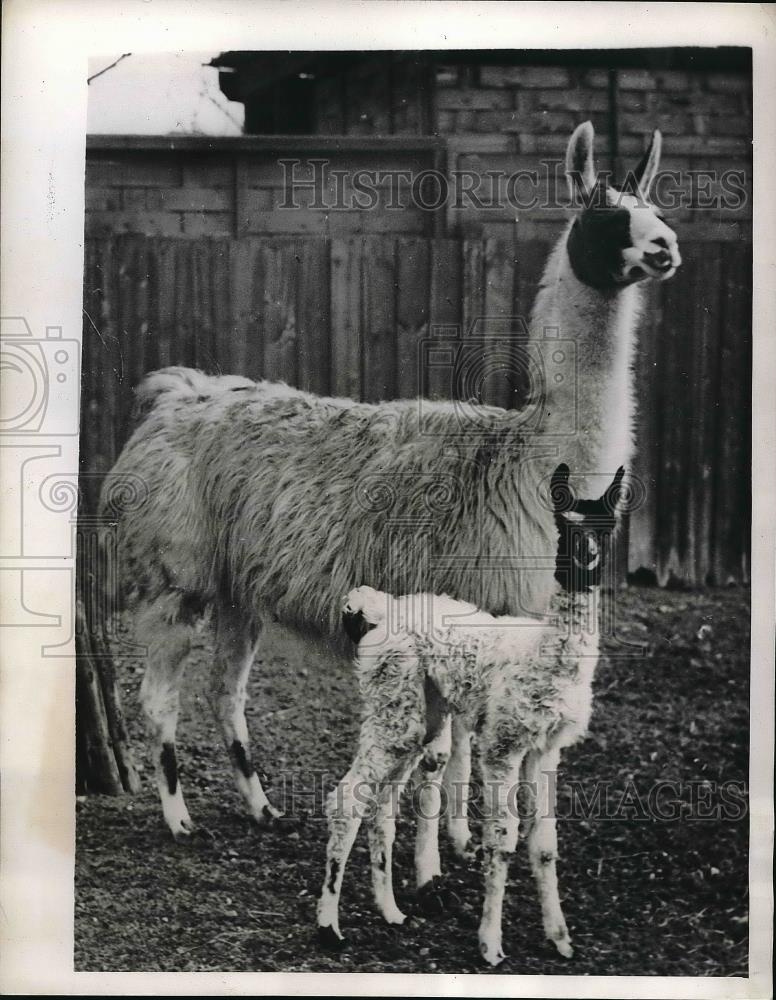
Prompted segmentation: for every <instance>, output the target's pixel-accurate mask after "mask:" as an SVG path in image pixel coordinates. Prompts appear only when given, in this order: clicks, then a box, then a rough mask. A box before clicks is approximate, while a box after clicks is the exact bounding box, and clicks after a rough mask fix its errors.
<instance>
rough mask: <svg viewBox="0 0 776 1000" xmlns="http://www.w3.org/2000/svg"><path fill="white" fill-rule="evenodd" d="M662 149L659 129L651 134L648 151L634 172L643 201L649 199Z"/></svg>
mask: <svg viewBox="0 0 776 1000" xmlns="http://www.w3.org/2000/svg"><path fill="white" fill-rule="evenodd" d="M662 147H663V137H662V136H661V135H660V131H659V129H655V131H654V132H653V133H652V142H651V143H650V144H649V149H648V150H647V151H646V153H645V154H644V156H643V157H642V158H641V162H640V163H639V165H638V166H637V167H636V170H635V171H634V176H635V178H636V183H637V184H638V186H639V192H640V194H641V196H642V198H643V199H644V200H645V201H647V200H648V199H649V189H650V188H651V187H652V181H654V179H655V174H656V173H657V171H658V167H659V166H660V151H661V149H662Z"/></svg>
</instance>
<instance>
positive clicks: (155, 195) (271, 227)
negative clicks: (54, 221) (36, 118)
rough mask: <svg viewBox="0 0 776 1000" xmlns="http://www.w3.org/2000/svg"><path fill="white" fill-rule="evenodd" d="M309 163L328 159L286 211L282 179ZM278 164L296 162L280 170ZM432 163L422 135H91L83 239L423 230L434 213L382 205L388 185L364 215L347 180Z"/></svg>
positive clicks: (307, 169)
mask: <svg viewBox="0 0 776 1000" xmlns="http://www.w3.org/2000/svg"><path fill="white" fill-rule="evenodd" d="M370 147H374V148H370ZM313 159H323V160H326V161H327V164H328V165H327V168H326V171H325V173H323V172H322V176H323V179H324V183H323V186H322V188H320V189H319V191H318V192H314V191H313V190H311V189H310V188H309V187H308V188H301V189H299V190H297V191H295V193H294V195H293V200H294V202H295V204H296V205H297V206H298V207H296V208H294V209H289V208H288V207H287V205H288V195H287V192H286V184H285V181H286V178H287V177H288V176H293V177H294V179H295V180H297V181H299V182H301V183H302V184H304V183H305V182H308V183H309V182H311V181H312V180H313V178H314V170H315V169H316V168H315V167H314V166H313V165H312V164H311V162H310V161H311V160H313ZM283 160H298V161H300V163H299V164H298V165H297V166H294V167H291V166H286V167H285V168H284V167H283V164H282V161H283ZM434 162H435V160H434V143H433V141H430V140H413V141H411V142H404V143H402V142H401V141H400V140H399V141H398V142H393V141H390V142H389V143H388V144H386V143H385V142H375V141H370V140H367V141H361V140H359V139H356V138H354V139H353V140H352V141H351V142H350V143H349V144H348V143H345V144H343V143H342V141H341V140H336V141H333V142H332V141H330V142H327V141H325V140H322V141H321V142H317V141H313V142H311V141H310V140H309V139H308V140H305V139H302V138H292V139H289V140H286V141H285V142H284V141H282V140H273V139H257V138H253V137H245V138H244V139H242V138H236V139H223V140H213V139H208V138H205V137H186V138H185V139H177V138H176V139H174V140H172V139H171V140H165V139H161V138H156V137H148V138H146V137H120V136H106V137H91V138H90V140H89V144H88V148H87V159H86V225H85V228H86V232H87V234H88V235H90V236H109V235H115V234H122V233H140V234H144V235H147V236H184V237H197V236H214V237H215V236H243V235H252V234H255V235H275V234H278V235H290V236H293V235H297V234H301V235H311V236H330V237H348V236H360V235H367V236H368V235H378V234H383V233H395V234H396V235H407V236H424V235H432V233H433V232H434V231H435V225H436V220H435V218H434V214H433V213H430V212H427V211H423V210H422V209H421V208H419V207H417V206H413V205H412V204H411V203H410V200H409V199H408V198H403V201H404V202H405V203H406V205H407V207H405V208H404V209H403V210H400V211H397V210H396V209H395V208H389V207H388V205H389V202H390V199H391V191H390V188H389V186H387V185H382V186H381V187H379V188H378V189H376V193H375V199H376V203H375V205H374V206H373V207H372V208H371V209H370V210H369V211H364V210H362V209H360V208H359V207H358V203H357V202H356V201H354V187H353V178H354V175H357V174H358V172H359V171H362V170H363V171H370V170H374V169H376V168H378V167H379V168H380V169H382V170H394V171H405V172H407V171H409V172H411V173H412V174H413V175H416V174H418V173H420V172H421V171H423V170H427V169H429V168H430V167H432V166H433V165H434ZM336 171H341V172H343V173H344V174H345V178H344V180H341V181H339V180H337V179H336V176H335V173H336ZM338 185H339V187H338ZM315 198H317V199H318V202H317V205H316V206H314V205H313V204H312V203H313V200H314V199H315ZM321 205H323V206H324V207H320V206H321ZM326 206H332V209H331V210H328V209H327V208H326Z"/></svg>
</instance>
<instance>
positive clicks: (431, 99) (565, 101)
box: [314, 55, 752, 240]
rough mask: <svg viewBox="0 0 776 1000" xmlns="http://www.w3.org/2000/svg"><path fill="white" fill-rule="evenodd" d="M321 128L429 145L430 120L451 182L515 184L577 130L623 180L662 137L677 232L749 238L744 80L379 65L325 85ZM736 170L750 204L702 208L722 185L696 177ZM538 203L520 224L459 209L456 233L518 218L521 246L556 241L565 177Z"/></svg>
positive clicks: (504, 229)
mask: <svg viewBox="0 0 776 1000" xmlns="http://www.w3.org/2000/svg"><path fill="white" fill-rule="evenodd" d="M424 73H425V76H424ZM429 90H432V91H433V93H431V94H429V93H428V91H429ZM314 119H315V121H316V127H317V129H318V131H319V132H321V133H322V134H343V135H376V134H385V135H410V134H422V133H423V130H424V122H425V121H426V120H428V121H429V130H430V131H431V132H433V133H434V134H436V135H439V136H440V137H443V138H444V139H445V140H446V145H447V150H448V156H447V162H448V169H449V172H450V175H451V181H452V172H453V171H468V172H473V173H475V174H479V175H482V176H486V175H487V174H488V172H489V171H494V172H500V173H503V174H504V175H505V176H506V177H508V176H509V175H510V174H512V173H514V172H515V171H520V170H525V171H528V170H533V169H536V167H537V165H538V163H539V161H540V160H542V159H554V160H558V159H559V158H562V156H563V154H564V152H565V148H566V143H567V142H568V138H569V135H570V134H571V132H572V130H573V129H574V127H575V126H576V125H578V124H579V123H580V122H581V121H585V120H588V119H589V120H590V121H592V123H593V126H594V128H595V130H596V151H597V154H598V164H599V167H600V168H602V169H609V170H611V171H612V172H613V173H614V174H615V176H619V177H621V176H622V175H623V173H624V172H625V171H627V170H628V169H630V168H632V167H633V166H634V165H635V163H636V162H637V161H638V159H639V157H640V155H641V153H642V152H643V151H644V149H645V148H646V144H647V142H648V141H649V135H648V134H649V133H650V132H651V130H652V129H654V128H659V129H660V130H661V131H662V133H663V139H664V143H663V160H662V164H661V169H662V170H663V171H670V172H673V171H676V172H678V174H679V176H678V179H677V180H676V181H674V180H673V179H672V178H670V177H669V178H667V182H668V183H669V184H670V187H671V188H673V189H674V196H675V198H676V200H677V201H678V202H679V205H678V206H677V207H675V208H673V209H671V211H670V217H671V221H672V223H675V224H681V225H682V226H691V227H692V236H693V238H697V239H707V238H708V239H731V240H733V239H750V238H751V141H750V140H751V134H752V104H751V82H750V79H749V77H748V75H746V74H744V73H735V72H725V73H723V72H712V71H690V70H646V69H618V70H615V71H614V72H613V73H611V74H610V71H609V70H607V69H603V68H575V67H568V66H512V65H510V66H506V65H504V66H498V65H494V66H489V65H481V66H478V65H469V64H467V65H464V64H460V65H459V64H444V63H439V62H437V63H435V64H434V65H432V66H430V67H428V68H427V66H426V64H425V63H424V62H423V61H422V60H421V59H420V58H418V57H409V56H400V57H397V56H393V57H391V56H383V55H376V56H374V57H370V58H369V59H368V60H365V61H364V62H362V63H360V64H358V65H356V66H354V67H352V68H351V69H349V70H348V71H347V72H344V73H341V74H339V75H338V76H333V77H328V78H323V79H321V80H320V81H319V82H318V84H317V86H316V102H315V115H314ZM731 170H739V171H740V170H743V171H744V172H745V180H744V184H743V187H744V191H745V196H741V198H740V200H741V201H743V204H741V205H740V206H739V207H737V208H735V210H731V209H727V208H722V209H720V210H716V209H714V210H712V209H710V208H708V207H704V204H705V205H706V206H708V200H709V198H710V197H711V198H712V199H713V197H714V196H715V195H716V194H719V193H720V181H719V180H718V179H717V180H714V179H713V178H711V177H710V178H709V180H708V181H706V180H703V181H701V180H699V179H698V178H699V174H698V173H697V172H699V171H700V172H714V173H715V174H716V175H717V177H719V176H721V175H722V174H723V173H725V172H726V171H728V172H729V171H731ZM693 171H695V172H696V175H695V176H696V180H695V181H693V174H692V172H693ZM557 180H559V181H560V184H559V185H557V184H556V181H557ZM488 190H489V189H488V188H487V187H485V188H482V189H481V191H480V194H481V196H486V195H487V194H488ZM707 192H708V193H707ZM502 194H503V188H502ZM541 195H542V196H545V195H546V200H547V201H548V202H549V203H550V205H551V206H555V207H550V208H542V209H533V210H531V209H526V210H524V211H520V212H518V213H516V212H515V211H514V209H512V208H511V207H509V206H507V207H505V209H504V210H503V211H497V210H494V209H485V210H478V209H477V208H476V207H474V206H472V204H471V203H470V202H468V200H467V204H466V205H465V206H464V207H462V208H460V209H456V208H455V207H454V205H453V206H451V207H450V208H449V210H448V213H447V227H448V231H449V232H450V233H451V234H454V233H459V234H463V235H467V236H475V235H483V236H504V235H506V234H507V233H509V232H510V231H512V230H513V229H514V226H515V221H516V215H517V217H518V218H519V222H520V224H521V226H522V230H523V234H524V236H525V237H529V238H533V237H537V238H547V239H549V238H552V236H553V235H554V234H555V233H556V232H557V227H558V222H559V220H560V219H563V218H565V212H564V210H563V209H562V208H561V207H559V206H560V205H561V204H562V203H563V202H564V201H565V196H566V192H565V181H564V180H563V177H562V173H561V174H560V175H557V176H553V177H551V178H549V180H548V184H547V185H546V186H545V187H543V188H542V190H541Z"/></svg>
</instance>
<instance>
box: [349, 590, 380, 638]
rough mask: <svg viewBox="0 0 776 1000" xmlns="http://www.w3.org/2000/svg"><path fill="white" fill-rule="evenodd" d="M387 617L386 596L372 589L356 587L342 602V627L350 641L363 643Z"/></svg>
mask: <svg viewBox="0 0 776 1000" xmlns="http://www.w3.org/2000/svg"><path fill="white" fill-rule="evenodd" d="M385 615H386V595H385V594H381V593H380V592H379V591H377V590H374V589H373V588H372V587H354V589H353V590H351V591H350V592H349V593H348V594H347V595H346V597H345V599H344V601H343V602H342V625H343V627H344V629H345V632H346V634H347V636H348V638H349V639H351V640H352V641H353V642H355V643H359V642H361V640H362V639H363V638H364V636H365V635H366V634H367V632H369V631H371V630H372V629H374V628H377V626H378V625H379V623H380V622H381V621H383V619H384V618H385Z"/></svg>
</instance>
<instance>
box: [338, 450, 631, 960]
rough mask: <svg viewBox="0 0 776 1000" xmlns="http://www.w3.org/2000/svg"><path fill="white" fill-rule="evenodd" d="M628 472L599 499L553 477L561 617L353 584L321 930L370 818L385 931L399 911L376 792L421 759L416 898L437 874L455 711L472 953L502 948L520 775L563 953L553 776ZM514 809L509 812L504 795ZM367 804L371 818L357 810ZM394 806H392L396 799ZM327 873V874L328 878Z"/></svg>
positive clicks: (594, 643)
mask: <svg viewBox="0 0 776 1000" xmlns="http://www.w3.org/2000/svg"><path fill="white" fill-rule="evenodd" d="M623 475H624V470H623V469H622V468H621V469H619V470H618V472H617V474H616V476H615V478H614V480H613V482H612V484H611V486H610V487H609V489H608V490H607V491H606V493H605V494H604V495H603V496H602V497H601V498H600V499H599V500H595V501H587V500H582V501H580V500H577V499H576V498H575V497H574V496H573V494H572V493H571V491H570V490H569V489H568V477H569V470H568V467H567V466H566V465H559V466H558V468H557V469H556V471H555V473H554V475H553V477H552V481H551V495H552V499H553V504H554V509H555V514H556V526H557V530H558V549H557V557H556V568H557V576H558V579H559V581H562V590H561V592H560V594H559V595H558V597H557V599H556V602H555V611H556V612H557V618H556V619H555V620H552V621H547V622H545V623H543V624H541V625H539V624H538V623H537V622H536V620H534V619H530V618H525V617H511V616H499V617H496V616H493V615H490V614H487V613H485V612H482V611H480V610H479V609H478V608H477V607H476V606H475V605H473V604H469V603H464V602H462V601H456V600H453V599H452V598H450V597H448V596H446V595H443V596H435V595H433V594H410V595H404V596H402V597H398V598H397V597H392V596H391V595H389V594H385V593H382V592H379V591H376V590H375V589H374V588H372V587H368V586H362V587H357V588H356V589H354V590H352V591H351V592H350V593H349V594H348V595H347V597H346V598H345V602H344V605H343V624H344V626H345V627H346V629H347V630H348V632H349V634H351V635H355V636H358V637H359V641H358V656H357V665H358V680H359V688H360V692H361V699H362V705H363V710H362V721H361V731H360V735H359V742H358V750H357V753H356V757H355V760H354V762H353V764H352V766H351V768H350V770H349V771H348V773H347V774H346V775H345V777H344V778H343V780H342V782H341V783H340V785H339V786H338V788H337V789H336V790H335V792H334V793H333V795H332V798H331V800H330V803H329V828H330V835H329V842H328V846H327V863H326V878H325V880H324V888H323V892H322V895H321V898H320V902H319V908H318V924H319V927H320V928H321V930H322V932H323V934H324V936H325V937H327V938H328V939H339V938H340V937H341V935H340V931H339V915H338V904H339V893H340V889H341V885H342V876H343V873H344V868H345V863H346V861H347V858H348V854H349V851H350V847H351V846H352V843H353V840H354V838H355V835H356V833H357V831H358V827H359V824H360V821H361V819H362V818H364V817H366V818H368V819H369V833H370V842H371V843H372V845H373V851H372V869H373V871H372V877H373V885H374V890H375V899H376V902H377V905H378V907H379V909H380V910H381V912H382V913H383V915H384V916H385V918H386V919H387V920H388V921H389V922H391V923H401V922H402V920H403V919H404V918H403V914H402V913H401V912H400V911H399V910H398V907H397V906H396V903H395V900H394V898H393V888H392V885H391V867H390V845H391V843H392V841H393V831H394V825H395V816H394V815H393V814H392V813H390V812H389V811H388V809H387V808H386V805H385V802H386V799H385V796H386V790H387V789H389V788H390V786H391V784H394V785H396V784H398V785H399V786H400V785H401V784H402V783H403V782H404V781H406V778H407V775H408V774H409V773H410V771H411V770H412V769H413V768H414V767H416V766H417V765H418V763H419V762H420V765H421V768H422V769H423V770H424V771H425V772H426V775H427V788H426V789H425V794H424V798H423V801H422V803H421V804H419V808H418V812H417V820H418V843H419V844H420V848H418V847H417V845H416V856H415V860H416V875H417V882H418V887H419V889H420V891H421V897H422V895H423V893H424V892H425V891H427V890H428V888H429V887H431V886H432V885H433V882H434V879H435V878H436V877H438V876H439V875H440V874H441V871H440V867H439V851H438V846H437V843H436V833H437V826H438V818H439V813H440V811H441V806H442V797H441V792H442V784H441V780H442V771H443V770H444V768H445V765H446V763H447V760H448V757H449V754H450V750H451V714H454V715H455V717H456V718H457V719H458V720H460V721H461V723H462V725H463V727H464V729H468V730H476V732H477V736H478V744H479V749H480V763H481V767H482V772H483V778H484V781H485V784H484V786H483V789H484V790H483V796H484V805H485V809H486V818H485V821H484V824H483V846H484V860H485V904H484V908H483V917H482V922H481V925H480V948H481V951H482V954H483V956H484V957H485V959H486V960H487V961H488V962H490V963H491V964H493V965H496V964H498V962H500V961H501V959H502V958H503V957H504V955H503V952H502V950H501V904H502V898H503V894H504V886H505V882H506V874H507V861H508V856H509V854H511V852H512V851H514V849H515V846H516V844H517V831H518V822H519V819H518V815H517V809H516V805H517V802H516V798H514V794H515V792H516V789H517V783H518V780H519V779H520V778H525V779H527V783H528V784H529V785H531V786H532V794H533V795H534V802H535V806H536V810H535V815H534V816H533V824H532V826H531V827H530V829H529V834H528V841H529V854H530V857H531V864H532V868H533V871H534V875H535V878H536V881H537V886H538V889H539V896H540V899H541V902H542V913H543V920H544V929H545V933H546V935H547V937H548V938H549V939H550V940H552V941H553V943H554V944H555V946H556V947H557V949H558V951H559V952H560V953H561V954H562V955H565V956H570V955H571V954H572V950H571V942H570V938H569V934H568V930H567V928H566V923H565V920H564V917H563V913H562V910H561V906H560V899H559V895H558V886H557V875H556V870H555V863H556V856H557V839H556V833H555V820H554V789H551V787H550V782H551V775H552V773H553V772H554V771H555V769H556V767H557V762H558V758H559V755H560V752H561V750H562V749H563V748H564V747H567V746H569V745H570V744H571V743H573V742H575V741H576V740H577V739H579V738H580V736H582V735H583V734H584V733H585V731H586V730H587V726H588V722H589V719H590V712H591V708H592V697H593V696H592V679H593V674H594V672H595V668H596V665H597V663H598V651H599V626H598V621H599V605H598V595H599V587H600V584H601V581H602V572H603V570H604V568H605V566H606V563H607V559H608V555H609V553H610V550H611V544H610V542H611V536H612V534H613V532H614V529H615V522H616V514H615V512H616V509H617V506H618V504H619V502H620V498H621V493H620V485H621V482H622V478H623ZM511 797H512V802H511V804H510V798H511ZM370 801H371V802H372V803H373V808H372V810H371V812H369V813H367V812H365V811H364V809H363V805H364V803H365V802H366V803H368V802H370ZM393 801H395V796H394V799H393ZM332 872H333V873H334V875H333V876H332Z"/></svg>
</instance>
